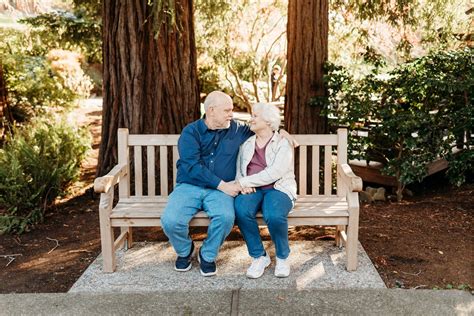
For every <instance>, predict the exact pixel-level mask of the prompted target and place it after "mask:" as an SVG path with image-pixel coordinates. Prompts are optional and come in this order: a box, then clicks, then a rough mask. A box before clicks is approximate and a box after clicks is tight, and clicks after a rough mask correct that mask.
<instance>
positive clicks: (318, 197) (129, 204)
mask: <svg viewBox="0 0 474 316" xmlns="http://www.w3.org/2000/svg"><path fill="white" fill-rule="evenodd" d="M293 136H294V137H295V138H296V140H297V142H298V143H299V144H300V146H299V147H298V148H297V149H295V159H294V160H295V162H296V165H295V166H296V167H295V172H296V171H297V172H296V176H297V182H298V199H297V201H296V204H295V207H294V209H293V212H292V213H290V214H289V216H288V224H289V225H290V226H302V225H330V226H336V245H338V246H339V247H342V245H343V244H345V246H346V253H347V270H349V271H352V270H356V269H357V240H358V227H359V196H358V193H357V192H359V191H361V190H362V180H361V178H359V177H357V176H356V175H355V174H354V173H353V172H352V170H351V168H350V167H349V165H348V164H347V130H346V129H338V131H337V134H328V135H293ZM178 138H179V135H132V134H129V132H128V129H123V128H121V129H119V130H118V164H117V165H116V166H115V167H114V168H113V169H112V170H111V171H110V172H109V173H108V174H107V175H105V176H103V177H99V178H97V179H95V181H94V189H95V192H97V193H101V195H100V205H99V216H100V235H101V245H102V256H103V270H104V272H113V271H114V270H115V267H116V263H115V251H116V250H117V249H119V248H121V247H125V249H127V248H128V247H131V246H132V227H134V226H135V227H136V226H161V222H160V217H161V215H162V213H163V210H164V208H165V206H166V203H167V201H168V195H169V193H170V191H171V190H170V188H172V187H173V186H174V184H175V182H176V161H177V160H178V150H177V142H178ZM130 152H133V161H130ZM145 167H146V172H145ZM171 170H172V171H171ZM169 172H170V173H169ZM171 177H172V178H171ZM132 179H134V181H133V182H134V183H133V185H131V180H132ZM144 179H145V180H146V181H144ZM144 183H146V184H147V186H146V188H144V186H143V184H144ZM117 184H118V201H117V202H116V204H115V206H114V205H113V204H114V189H115V186H116V185H117ZM157 184H159V185H157ZM157 189H159V190H157ZM145 191H146V192H145ZM157 191H159V192H157ZM259 223H260V224H261V225H265V223H264V222H263V220H262V216H261V214H260V217H259ZM208 224H209V219H208V217H207V215H206V213H204V212H199V213H197V214H196V216H195V217H194V218H193V220H192V221H191V223H190V225H191V226H208ZM114 227H120V232H121V233H120V235H119V236H118V238H117V239H115V236H114Z"/></svg>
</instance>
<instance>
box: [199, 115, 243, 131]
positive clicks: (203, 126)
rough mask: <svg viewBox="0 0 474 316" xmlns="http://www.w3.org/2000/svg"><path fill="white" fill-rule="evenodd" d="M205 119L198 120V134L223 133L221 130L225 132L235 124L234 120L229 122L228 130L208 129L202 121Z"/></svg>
mask: <svg viewBox="0 0 474 316" xmlns="http://www.w3.org/2000/svg"><path fill="white" fill-rule="evenodd" d="M204 120H205V119H203V118H202V119H199V121H198V128H199V132H200V133H202V134H204V133H205V132H207V131H210V132H219V131H223V130H227V129H229V128H231V127H232V125H233V124H236V123H235V121H234V120H232V121H230V126H229V128H222V129H210V128H209V127H207V125H206V122H205V121H204Z"/></svg>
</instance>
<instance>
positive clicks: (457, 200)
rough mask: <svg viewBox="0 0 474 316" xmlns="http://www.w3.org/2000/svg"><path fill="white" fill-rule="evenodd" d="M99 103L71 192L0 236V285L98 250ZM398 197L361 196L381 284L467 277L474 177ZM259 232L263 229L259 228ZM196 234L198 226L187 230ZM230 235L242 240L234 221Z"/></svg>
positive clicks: (46, 275)
mask: <svg viewBox="0 0 474 316" xmlns="http://www.w3.org/2000/svg"><path fill="white" fill-rule="evenodd" d="M100 115H101V112H100V109H99V108H94V107H91V108H83V109H82V113H80V114H77V113H76V117H77V118H78V119H79V121H80V124H86V125H89V128H90V130H91V131H92V134H93V136H94V143H93V151H92V152H91V154H90V156H89V158H88V159H87V160H86V162H85V163H84V165H83V173H82V177H81V181H80V182H79V183H78V184H77V185H76V187H75V188H74V192H75V193H74V194H72V196H70V197H68V199H65V200H63V201H61V202H60V203H58V205H57V206H56V207H55V208H54V209H52V210H50V211H49V212H48V213H47V214H46V216H45V217H46V218H45V221H44V223H43V224H40V225H38V226H37V227H36V228H35V229H34V230H33V231H31V232H28V233H25V234H23V235H19V236H12V235H2V236H0V267H1V269H0V280H1V282H0V293H28V292H30V293H31V292H67V290H68V289H69V288H70V287H71V286H72V285H73V284H74V282H75V281H76V280H77V279H78V278H79V277H80V275H81V274H82V272H83V271H84V270H85V269H86V268H87V267H88V266H89V264H90V263H91V262H92V261H93V260H95V258H96V257H97V255H98V254H99V252H100V236H99V219H98V203H99V199H98V196H96V195H94V194H93V193H92V190H91V185H92V182H93V179H94V168H95V163H96V157H97V148H98V144H99V136H100ZM414 192H415V195H414V196H413V197H409V198H407V199H406V200H404V201H403V202H401V203H392V202H378V203H375V204H362V205H361V215H360V233H359V234H360V237H359V239H360V242H361V243H362V245H363V247H364V248H365V250H366V251H367V253H368V255H369V257H370V259H371V260H372V262H373V263H374V265H375V267H376V268H377V270H378V272H379V273H380V275H381V277H382V279H383V280H384V282H385V283H386V285H387V286H388V287H391V288H395V287H400V288H423V289H426V288H429V289H432V288H459V289H464V290H471V291H472V286H473V285H474V270H473V269H472V264H473V258H474V248H473V247H472V245H473V244H474V234H473V219H474V183H472V179H471V181H470V183H467V184H465V185H463V186H462V187H461V188H453V187H450V186H449V185H447V184H446V181H444V180H443V177H442V175H437V176H435V177H432V178H430V179H428V181H425V182H424V183H423V184H421V185H419V186H418V187H416V188H414ZM332 232H333V231H332V230H331V229H323V228H320V227H297V228H291V229H290V238H291V239H292V240H312V239H315V238H320V239H329V240H330V239H332V237H331V233H332ZM263 233H264V235H265V238H269V236H268V233H267V232H266V231H265V230H264V231H263ZM192 235H193V238H195V239H198V240H199V239H203V238H204V237H205V230H203V229H202V228H195V229H193V230H192ZM134 237H135V238H136V240H138V241H140V240H147V241H153V240H156V241H164V240H166V237H165V236H164V234H163V232H162V231H161V229H159V228H144V229H136V230H135V236H134ZM229 239H230V240H242V238H241V236H240V234H239V232H238V230H237V229H234V230H233V232H232V233H231V235H230V236H229Z"/></svg>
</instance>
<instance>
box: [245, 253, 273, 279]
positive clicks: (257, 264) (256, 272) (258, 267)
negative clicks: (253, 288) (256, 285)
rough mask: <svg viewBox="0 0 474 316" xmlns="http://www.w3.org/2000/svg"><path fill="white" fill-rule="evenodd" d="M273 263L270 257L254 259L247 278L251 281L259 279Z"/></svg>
mask: <svg viewBox="0 0 474 316" xmlns="http://www.w3.org/2000/svg"><path fill="white" fill-rule="evenodd" d="M270 263H271V260H270V257H269V256H268V255H265V256H260V257H258V258H253V259H252V264H251V265H250V267H249V268H248V269H247V277H248V278H251V279H258V278H259V277H261V276H262V275H263V272H265V268H266V267H268V266H269V265H270Z"/></svg>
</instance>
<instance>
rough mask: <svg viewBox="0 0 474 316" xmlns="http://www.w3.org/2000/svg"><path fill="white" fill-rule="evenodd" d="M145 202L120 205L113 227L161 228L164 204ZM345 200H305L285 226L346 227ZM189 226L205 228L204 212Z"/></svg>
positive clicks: (289, 217)
mask: <svg viewBox="0 0 474 316" xmlns="http://www.w3.org/2000/svg"><path fill="white" fill-rule="evenodd" d="M146 200H147V199H146V198H145V199H144V201H141V202H139V201H136V200H135V201H121V202H119V203H118V204H117V205H116V206H115V207H114V209H113V210H112V213H111V214H110V219H111V222H112V226H161V222H160V218H161V215H162V214H163V211H164V208H165V206H166V202H156V201H153V199H148V201H146ZM347 209H348V205H347V202H346V201H345V198H335V199H329V200H326V201H320V200H316V199H308V200H305V201H301V202H300V201H298V202H297V203H296V204H295V207H294V208H293V211H292V212H291V213H290V214H289V215H288V224H289V225H290V226H292V225H347V222H348V218H349V213H348V211H347ZM257 218H258V221H259V224H260V225H265V222H264V221H263V219H262V214H261V213H260V212H259V213H258V214H257ZM190 225H191V226H208V225H209V219H208V217H207V215H206V213H205V212H202V211H201V212H198V213H197V214H196V215H195V216H194V219H193V220H192V221H191V223H190Z"/></svg>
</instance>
